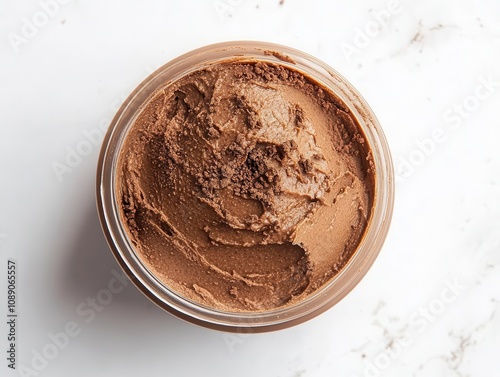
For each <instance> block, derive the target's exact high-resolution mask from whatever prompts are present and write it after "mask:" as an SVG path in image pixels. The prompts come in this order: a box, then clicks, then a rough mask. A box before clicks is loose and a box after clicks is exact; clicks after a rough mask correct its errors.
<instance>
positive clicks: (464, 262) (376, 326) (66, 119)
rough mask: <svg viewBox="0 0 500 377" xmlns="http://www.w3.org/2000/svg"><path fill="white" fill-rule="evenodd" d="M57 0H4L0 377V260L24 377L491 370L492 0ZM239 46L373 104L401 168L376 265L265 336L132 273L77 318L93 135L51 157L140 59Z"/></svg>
mask: <svg viewBox="0 0 500 377" xmlns="http://www.w3.org/2000/svg"><path fill="white" fill-rule="evenodd" d="M54 1H55V0H41V1H32V0H30V1H14V0H4V1H2V2H1V4H0V57H1V59H0V127H1V131H2V132H1V134H0V182H1V185H0V242H1V243H0V250H1V254H0V255H1V256H0V280H1V281H0V287H1V293H0V306H1V308H2V309H1V310H0V316H2V318H1V322H2V324H3V325H2V326H1V331H0V334H1V335H0V350H1V351H2V352H1V354H2V355H3V356H2V357H1V358H0V359H1V360H2V361H0V375H1V376H13V375H17V374H18V373H19V369H18V370H17V371H11V370H10V369H8V368H7V361H6V360H5V357H4V356H5V354H6V351H7V348H8V346H7V345H8V344H7V343H8V342H7V333H8V328H7V325H6V321H7V319H6V316H5V318H4V314H3V313H6V311H7V298H6V273H7V260H8V259H15V260H16V263H17V272H18V287H17V298H18V304H17V311H18V314H19V317H18V319H17V320H18V322H17V336H18V338H17V367H18V368H19V367H20V366H21V365H23V366H24V367H26V369H24V370H25V372H24V373H21V375H25V376H26V375H39V376H50V377H59V376H89V375H92V376H137V375H141V376H156V375H164V376H199V375H203V376H241V377H243V376H255V375H263V376H276V377H299V376H302V377H305V376H347V377H355V376H356V377H361V376H372V377H373V376H398V377H399V376H415V377H422V376H433V377H434V376H457V377H465V376H481V377H489V376H492V377H493V376H498V373H499V369H500V358H499V356H498V354H499V351H500V310H499V309H500V270H499V269H500V250H499V249H500V200H499V199H500V156H499V153H498V143H499V141H498V139H499V138H500V127H499V122H498V114H497V111H498V108H499V104H500V21H499V16H500V3H499V2H498V1H496V0H489V1H473V0H468V1H466V0H462V1H457V0H455V1H452V0H441V1H431V0H424V1H413V2H410V1H401V2H384V1H368V0H363V1H356V2H349V1H343V2H339V1H326V0H325V1H307V2H306V1H300V0H285V1H284V2H283V4H280V1H279V0H221V1H214V0H208V1H195V0H190V1H176V2H174V1H158V0H157V1H153V0H145V1H132V0H120V1H118V0H113V1H106V2H98V1H78V0H65V1H62V0H59V2H57V4H59V5H58V6H57V7H55V6H52V7H45V10H44V7H42V5H41V4H46V3H52V4H54ZM41 12H42V13H41ZM31 22H35V23H37V24H38V25H39V27H36V30H35V29H33V27H31V28H30V26H26V25H27V24H28V23H31ZM362 33H363V34H365V36H364V37H363V36H362V35H361V34H362ZM366 33H368V34H369V35H368V36H366ZM236 39H254V40H267V41H272V42H277V43H282V44H287V45H290V46H292V47H296V48H299V49H302V50H304V51H306V52H308V53H311V54H313V55H315V56H317V57H318V58H320V59H322V60H324V61H325V62H327V63H328V64H330V65H331V66H333V67H334V68H336V69H337V70H338V71H340V72H341V73H342V74H343V75H344V76H345V77H347V78H348V79H349V80H350V81H351V82H352V83H353V84H354V85H355V86H356V87H357V88H358V90H359V91H360V92H361V93H362V94H363V95H364V96H365V98H366V99H367V100H368V102H369V103H370V104H371V106H372V107H373V109H374V111H375V113H376V114H377V116H378V117H379V119H380V122H381V123H382V126H383V128H384V130H385V132H386V135H387V138H388V140H389V143H390V146H391V149H392V152H393V157H394V160H395V164H396V168H397V174H398V181H397V187H396V189H397V200H396V207H395V212H394V217H393V224H392V228H391V231H390V234H389V236H388V239H387V242H386V244H385V246H384V248H383V250H382V253H381V255H380V257H379V258H378V260H377V261H376V263H375V265H374V266H373V268H372V269H371V270H370V271H369V273H368V274H367V276H366V278H365V279H364V280H363V281H362V282H361V283H360V284H359V285H358V286H357V287H356V288H355V289H354V291H353V292H352V293H351V294H349V295H348V296H347V297H346V298H345V299H344V300H343V301H342V302H341V303H339V304H338V305H337V306H335V307H334V308H332V309H331V310H329V311H328V312H327V313H325V314H323V315H321V316H319V317H318V318H316V319H314V320H311V321H310V322H307V323H305V324H303V325H300V326H297V327H295V328H291V329H288V330H283V331H280V332H275V333H268V334H260V335H245V334H241V335H224V334H222V333H219V332H214V331H210V330H206V329H203V328H198V327H195V326H193V325H190V324H186V323H183V322H181V321H180V320H178V319H176V318H173V317H172V316H170V315H169V314H166V313H164V312H162V311H161V310H160V309H157V308H156V307H155V306H154V305H153V304H151V303H150V302H149V301H148V300H147V299H146V298H144V297H143V296H142V295H141V294H140V293H139V292H138V291H137V290H136V289H135V288H134V287H133V286H131V285H127V286H125V287H124V289H123V292H122V293H119V294H115V295H113V296H112V301H111V302H110V303H109V304H107V305H105V306H102V307H99V309H100V311H97V310H90V311H89V306H88V301H87V300H88V299H92V298H95V297H96V296H98V295H101V298H103V297H104V296H102V295H103V293H102V290H103V289H104V288H106V286H107V284H108V283H109V282H110V280H111V279H112V278H113V276H114V275H113V273H112V270H118V266H117V264H116V263H115V261H114V260H113V258H112V256H111V253H110V252H109V251H108V248H107V245H106V243H105V241H104V238H103V236H102V233H101V230H100V227H99V224H98V220H97V217H96V210H95V205H94V174H95V168H96V158H97V153H98V147H97V146H91V147H90V148H87V149H88V150H86V151H85V153H86V152H88V155H86V156H83V157H81V159H79V160H74V161H73V167H72V168H71V172H66V173H64V174H62V175H61V176H59V177H58V176H57V175H56V174H55V172H54V170H53V167H54V162H58V163H62V164H65V159H66V158H67V156H68V153H69V151H71V150H74V149H76V148H82V145H83V144H85V142H83V144H82V141H84V140H86V136H85V133H87V134H88V133H92V132H94V133H95V132H97V131H96V130H98V129H99V126H100V125H106V124H107V123H108V122H109V121H110V118H111V117H112V116H113V114H114V112H115V110H116V107H117V105H118V104H119V103H120V102H121V101H122V99H123V97H124V96H126V95H127V94H128V93H129V92H130V91H131V90H132V89H133V88H134V87H135V86H136V85H137V84H138V83H139V82H140V81H141V80H142V79H143V78H144V77H145V76H146V75H147V74H148V73H150V72H151V71H152V70H153V69H155V67H157V66H159V65H161V64H163V63H165V62H167V61H168V60H170V59H172V58H174V57H176V56H178V55H179V54H181V53H184V52H187V51H189V50H191V49H193V48H196V47H200V46H202V45H205V44H209V43H213V42H219V41H226V40H236ZM88 145H89V144H88V143H87V146H88ZM59 178H60V179H59ZM82 305H83V306H82ZM68 324H69V329H66V330H65V328H66V327H67V326H68ZM72 325H73V326H74V328H71V326H72ZM62 331H68V332H69V333H71V334H72V335H74V336H72V337H71V338H69V340H68V341H65V339H64V337H61V336H60V333H61V332H62ZM51 334H59V336H60V337H59V343H61V342H62V343H61V347H60V348H62V349H59V348H56V349H54V348H53V347H54V346H53V344H55V343H57V342H56V341H55V340H54V339H53V337H52V338H51ZM66 343H67V344H66ZM51 344H52V346H51ZM37 352H39V353H41V354H43V353H45V354H47V355H50V357H52V359H50V360H48V361H47V362H45V363H44V362H43V360H41V359H40V357H38V356H37V357H35V356H34V355H37ZM28 368H30V369H32V371H31V372H29V371H28ZM37 369H38V370H37Z"/></svg>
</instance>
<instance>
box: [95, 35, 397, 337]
mask: <svg viewBox="0 0 500 377" xmlns="http://www.w3.org/2000/svg"><path fill="white" fill-rule="evenodd" d="M228 60H250V61H255V60H257V61H268V62H271V63H278V64H281V65H285V66H288V67H290V68H292V69H295V70H298V71H301V72H304V73H306V74H307V75H308V76H310V77H312V78H313V79H315V80H316V81H318V82H319V83H320V84H322V85H323V86H325V87H327V88H329V89H330V90H331V91H333V92H334V93H335V94H336V95H337V96H338V97H340V99H342V101H343V102H344V104H345V105H346V106H347V107H348V108H349V109H350V111H351V112H352V113H353V115H354V116H355V117H356V119H357V120H358V123H359V125H360V127H361V128H362V130H363V132H364V134H365V136H366V138H367V141H368V144H369V145H370V147H371V150H372V152H373V157H374V164H375V170H376V174H375V189H374V192H375V195H374V201H373V207H372V212H371V218H370V221H369V223H368V226H367V229H366V230H365V233H364V236H363V238H362V240H361V242H360V244H359V245H358V248H357V250H356V251H355V253H354V255H353V256H352V257H351V259H350V260H349V262H348V263H347V265H346V266H344V268H343V269H342V270H341V271H340V272H339V273H338V274H337V275H336V276H334V277H333V278H332V280H331V281H329V282H328V283H327V284H325V285H324V286H322V287H321V288H320V289H319V290H318V291H317V292H315V293H314V294H312V295H311V296H309V297H308V298H307V299H305V300H303V301H301V302H299V303H296V304H293V305H290V306H285V307H283V308H279V309H276V310H272V311H266V312H256V313H251V312H225V311H220V310H216V309H212V308H209V307H206V306H203V305H200V304H198V303H195V302H192V301H190V300H188V299H186V298H184V297H182V296H180V295H178V294H177V293H176V292H175V291H173V290H170V289H169V288H168V287H166V286H165V285H164V284H162V283H161V282H160V281H159V280H158V279H157V278H156V277H155V276H154V274H152V273H151V272H150V271H149V270H148V269H147V268H146V267H145V266H144V265H143V264H142V262H141V261H140V260H139V258H138V257H137V255H136V254H135V252H134V250H133V247H132V245H131V243H130V241H129V239H128V236H127V233H126V231H125V229H124V227H123V225H122V223H121V220H120V215H119V211H118V207H117V202H116V195H115V177H116V164H117V159H118V156H119V152H120V149H121V145H122V142H123V140H124V138H125V136H126V134H127V133H128V130H129V128H130V126H131V125H132V124H133V121H134V119H135V117H136V116H137V115H138V113H140V111H141V109H142V105H143V104H144V103H145V102H147V100H148V99H149V98H150V97H151V96H153V95H154V93H156V92H157V91H158V90H159V89H160V88H161V87H163V86H165V85H168V83H169V82H171V81H174V80H176V79H178V78H179V77H181V76H183V75H185V74H188V73H189V72H191V71H192V70H195V69H199V68H201V67H203V66H205V65H210V64H215V63H217V62H220V61H228ZM96 178H97V179H96V200H97V208H98V214H99V218H100V221H101V225H102V228H103V232H104V234H105V236H106V239H107V242H108V244H109V247H110V249H111V251H112V252H113V255H114V256H115V258H116V260H117V261H118V263H119V264H120V266H121V267H122V269H123V270H124V271H125V273H126V274H127V275H128V276H129V277H130V279H131V280H132V281H133V282H134V284H135V285H136V286H137V287H138V288H139V289H140V290H141V291H142V292H143V293H144V294H145V295H146V296H147V297H148V298H149V299H151V300H152V301H153V302H154V303H155V304H157V305H158V306H160V307H161V308H162V309H164V310H166V311H168V312H170V313H172V314H174V315H176V316H177V317H179V318H181V319H184V320H187V321H189V322H191V323H195V324H198V325H202V326H204V327H208V328H212V329H217V330H224V331H232V332H246V333H248V332H264V331H272V330H278V329H282V328H287V327H290V326H294V325H296V324H299V323H302V322H304V321H307V320H309V319H311V318H313V317H315V316H317V315H319V314H320V313H322V312H324V311H325V310H327V309H329V308H330V307H332V306H333V305H335V304H336V303H338V302H339V301H340V300H341V299H342V298H344V297H345V296H346V295H347V294H348V293H349V292H350V291H351V290H352V289H353V288H354V287H355V286H356V285H357V284H358V283H359V281H360V280H361V279H362V278H363V277H364V275H365V274H366V273H367V272H368V270H369V268H370V267H371V266H372V264H373V263H374V261H375V259H376V258H377V256H378V254H379V252H380V250H381V248H382V245H383V243H384V240H385V238H386V235H387V233H388V230H389V225H390V221H391V217H392V211H393V205H394V172H393V164H392V159H391V155H390V152H389V147H388V144H387V140H386V138H385V136H384V133H383V131H382V129H381V126H380V124H379V122H378V120H377V118H376V117H375V115H374V113H373V111H372V110H371V108H370V107H369V106H368V104H367V103H366V101H365V100H364V99H363V97H362V96H361V95H360V94H359V92H358V91H357V90H356V89H355V88H354V87H353V86H352V85H351V84H350V83H349V82H348V81H347V80H346V79H345V78H344V77H342V76H341V75H340V74H339V73H338V72H337V71H335V70H334V69H333V68H331V67H329V66H328V65H326V64H325V63H323V62H322V61H320V60H318V59H316V58H314V57H312V56H310V55H308V54H305V53H304V52H302V51H299V50H296V49H293V48H290V47H286V46H282V45H278V44H273V43H268V42H257V41H234V42H224V43H218V44H213V45H208V46H205V47H202V48H199V49H196V50H193V51H191V52H188V53H186V54H183V55H181V56H179V57H178V58H176V59H174V60H172V61H170V62H168V63H166V64H165V65H163V66H162V67H160V68H159V69H158V70H156V71H155V72H154V73H152V74H151V75H150V76H149V77H147V78H146V79H145V80H144V81H143V82H142V83H141V84H139V86H138V87H137V88H136V89H135V90H134V91H133V92H132V93H131V94H130V95H129V97H128V98H127V99H126V100H125V102H124V103H123V105H122V106H121V108H120V109H119V110H118V112H117V114H116V115H115V117H114V119H113V120H112V122H111V124H110V126H109V129H108V132H107V133H106V135H105V138H104V140H103V144H102V148H101V152H100V155H99V160H98V166H97V177H96Z"/></svg>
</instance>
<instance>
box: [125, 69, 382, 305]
mask: <svg viewBox="0 0 500 377" xmlns="http://www.w3.org/2000/svg"><path fill="white" fill-rule="evenodd" d="M289 66H290V64H289V65H288V67H287V66H285V65H282V64H278V63H270V62H262V61H257V62H255V61H246V62H245V61H226V62H221V63H217V64H214V65H211V66H209V67H205V68H203V69H199V70H195V71H194V72H192V73H190V74H188V75H186V76H184V77H182V78H180V79H178V80H176V81H174V82H171V83H166V85H165V86H164V87H163V88H161V89H160V90H158V91H157V92H156V93H155V94H154V95H153V96H152V97H151V98H150V100H149V101H148V102H147V103H145V104H144V106H143V107H142V109H141V112H140V114H139V116H138V117H137V119H135V121H134V123H133V125H132V126H131V129H130V130H129V131H128V134H127V137H126V139H125V141H124V143H123V146H122V149H121V152H120V157H119V161H118V169H117V177H116V180H117V181H116V182H117V188H118V190H117V201H118V204H119V207H120V212H121V218H122V223H123V224H124V227H125V229H126V231H127V233H128V236H129V238H130V240H131V242H132V244H133V247H134V249H135V251H136V253H137V255H138V256H139V258H140V259H141V261H142V262H143V263H144V265H145V266H146V267H147V268H148V269H149V270H150V271H151V272H152V273H153V274H154V275H155V276H156V277H157V278H158V279H159V280H160V281H162V282H163V283H164V284H165V285H166V286H167V287H168V288H169V289H171V290H172V291H173V292H176V293H177V294H179V295H181V296H183V297H185V298H187V299H190V300H193V301H195V302H197V303H200V304H203V305H206V306H209V307H212V308H216V309H220V310H224V311H233V312H240V311H250V312H258V311H267V310H272V309H276V308H280V307H284V306H288V305H292V304H294V303H297V302H299V301H302V300H304V299H306V298H307V297H309V296H310V295H312V294H314V293H315V292H317V291H318V289H320V288H321V287H322V286H324V285H325V284H327V283H328V282H329V281H331V279H332V278H333V277H334V276H335V275H336V274H337V273H338V272H339V271H340V270H342V268H343V267H344V266H345V265H346V263H347V262H348V261H349V259H350V258H351V257H352V256H353V254H354V253H355V251H356V249H357V247H358V244H359V243H360V241H361V239H362V237H363V234H364V232H365V229H366V227H367V225H368V223H369V219H370V215H371V207H372V205H373V201H374V198H373V185H374V183H373V182H374V174H375V171H374V168H373V161H372V155H371V153H370V148H369V146H368V143H367V142H366V139H365V136H364V134H363V132H362V131H361V129H360V126H359V124H358V122H357V120H356V119H355V117H354V116H353V115H352V113H351V112H350V111H349V109H348V108H347V107H346V106H345V105H344V103H343V102H342V101H341V100H340V99H339V98H338V97H337V96H336V95H335V94H334V93H332V92H331V91H330V90H328V89H327V88H325V87H324V86H322V85H320V84H319V83H317V82H316V81H314V80H313V79H312V78H311V77H309V76H307V75H305V74H303V73H300V72H299V71H297V70H295V69H293V68H291V67H289Z"/></svg>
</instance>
